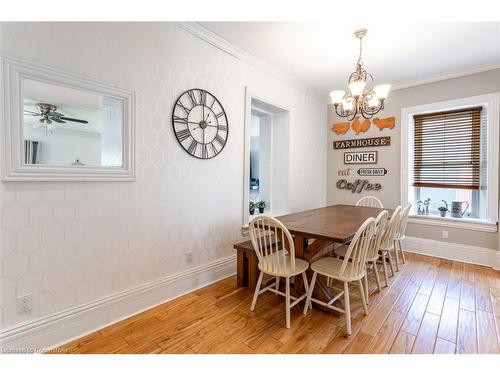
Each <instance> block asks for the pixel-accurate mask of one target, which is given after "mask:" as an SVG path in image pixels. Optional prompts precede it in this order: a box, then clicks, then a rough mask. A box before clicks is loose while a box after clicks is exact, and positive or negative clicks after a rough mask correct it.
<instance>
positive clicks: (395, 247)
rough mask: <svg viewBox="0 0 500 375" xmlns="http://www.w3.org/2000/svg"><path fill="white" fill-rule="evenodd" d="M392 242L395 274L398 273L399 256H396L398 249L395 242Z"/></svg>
mask: <svg viewBox="0 0 500 375" xmlns="http://www.w3.org/2000/svg"><path fill="white" fill-rule="evenodd" d="M393 242H394V255H395V257H396V272H399V255H398V247H397V245H396V240H394V241H393Z"/></svg>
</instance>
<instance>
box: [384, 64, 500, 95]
mask: <svg viewBox="0 0 500 375" xmlns="http://www.w3.org/2000/svg"><path fill="white" fill-rule="evenodd" d="M494 69H500V61H496V62H494V63H488V64H482V65H476V66H472V67H469V68H464V69H459V70H454V71H451V72H446V73H437V74H432V75H429V76H425V77H422V78H417V79H413V80H409V81H401V82H396V83H393V84H392V89H391V91H396V90H402V89H406V88H409V87H414V86H420V85H425V84H428V83H434V82H439V81H444V80H447V79H452V78H459V77H464V76H468V75H471V74H476V73H481V72H487V71H489V70H494Z"/></svg>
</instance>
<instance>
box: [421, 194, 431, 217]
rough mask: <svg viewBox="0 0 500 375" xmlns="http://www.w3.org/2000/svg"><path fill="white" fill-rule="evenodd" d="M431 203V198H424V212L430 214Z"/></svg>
mask: <svg viewBox="0 0 500 375" xmlns="http://www.w3.org/2000/svg"><path fill="white" fill-rule="evenodd" d="M430 203H431V198H427V199H426V200H424V208H425V209H424V212H423V214H424V215H429V204H430Z"/></svg>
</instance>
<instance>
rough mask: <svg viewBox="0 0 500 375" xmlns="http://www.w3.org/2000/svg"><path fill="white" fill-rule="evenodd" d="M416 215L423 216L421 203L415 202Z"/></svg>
mask: <svg viewBox="0 0 500 375" xmlns="http://www.w3.org/2000/svg"><path fill="white" fill-rule="evenodd" d="M417 207H418V209H417V215H423V210H422V201H417Z"/></svg>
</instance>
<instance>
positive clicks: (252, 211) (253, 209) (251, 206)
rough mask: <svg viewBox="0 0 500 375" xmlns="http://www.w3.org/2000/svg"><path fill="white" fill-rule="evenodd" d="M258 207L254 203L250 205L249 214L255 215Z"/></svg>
mask: <svg viewBox="0 0 500 375" xmlns="http://www.w3.org/2000/svg"><path fill="white" fill-rule="evenodd" d="M256 206H257V204H256V203H254V202H250V203H249V204H248V212H250V215H253V214H254V213H255V208H256Z"/></svg>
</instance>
